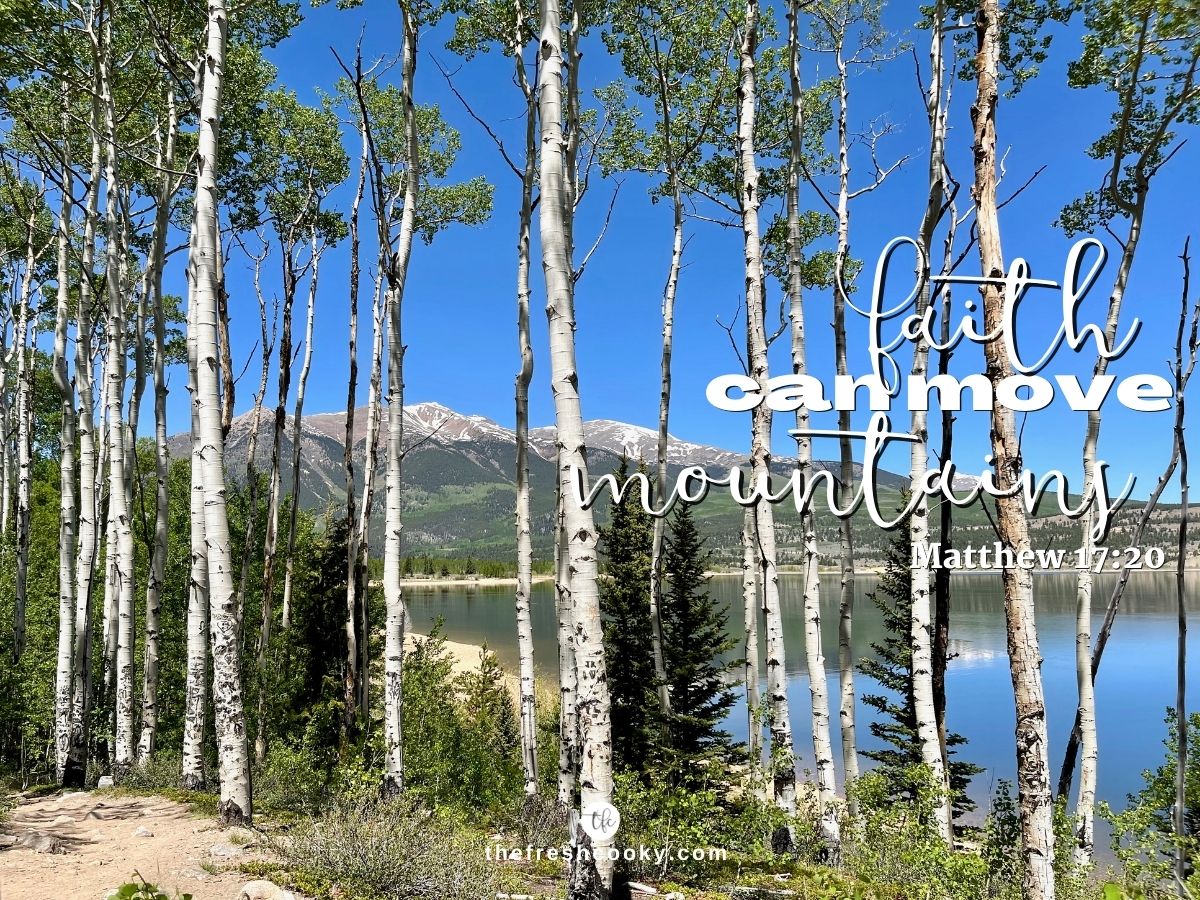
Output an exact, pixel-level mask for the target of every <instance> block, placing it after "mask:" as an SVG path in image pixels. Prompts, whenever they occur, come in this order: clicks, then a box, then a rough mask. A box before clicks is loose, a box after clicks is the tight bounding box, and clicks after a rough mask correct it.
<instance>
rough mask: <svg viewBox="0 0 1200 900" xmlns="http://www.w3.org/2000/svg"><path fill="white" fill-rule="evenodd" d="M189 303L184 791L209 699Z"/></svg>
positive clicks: (192, 305)
mask: <svg viewBox="0 0 1200 900" xmlns="http://www.w3.org/2000/svg"><path fill="white" fill-rule="evenodd" d="M191 288H192V290H191V293H192V295H193V296H192V297H190V298H189V301H190V302H189V304H188V322H187V349H188V393H189V394H190V395H191V397H192V449H191V487H190V490H189V492H188V497H189V517H190V522H191V530H190V537H191V550H190V562H191V566H190V571H189V576H188V606H187V650H186V652H187V664H186V665H187V670H186V676H185V683H184V716H183V771H182V780H183V787H184V789H185V790H190V791H198V790H202V789H203V788H204V784H205V778H204V727H205V724H206V722H205V720H206V718H207V704H208V643H209V641H208V631H209V622H208V613H209V610H208V602H209V601H208V545H207V542H206V541H205V537H204V459H203V457H202V456H201V455H200V448H201V443H200V417H199V415H198V413H197V400H198V399H199V398H198V396H197V383H196V364H197V356H196V333H197V330H198V329H197V327H196V301H195V299H194V294H195V286H194V285H192V286H191Z"/></svg>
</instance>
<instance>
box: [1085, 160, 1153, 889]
mask: <svg viewBox="0 0 1200 900" xmlns="http://www.w3.org/2000/svg"><path fill="white" fill-rule="evenodd" d="M1146 187H1147V185H1146V182H1145V181H1139V188H1141V190H1140V191H1139V193H1138V196H1137V199H1136V202H1135V204H1134V205H1133V207H1132V209H1131V210H1130V219H1129V228H1128V231H1127V233H1126V236H1125V240H1124V241H1123V242H1122V244H1121V247H1122V250H1121V261H1120V263H1119V265H1118V267H1117V274H1116V278H1115V280H1114V282H1113V288H1112V291H1111V293H1110V294H1109V298H1108V314H1107V317H1106V320H1105V323H1104V343H1105V347H1106V348H1108V349H1110V350H1111V349H1112V348H1113V346H1114V345H1115V344H1116V341H1117V327H1118V325H1119V323H1120V318H1121V305H1122V301H1123V300H1124V298H1125V289H1126V287H1127V286H1128V284H1129V274H1130V272H1131V271H1132V269H1133V260H1134V257H1135V256H1136V255H1137V248H1138V244H1139V242H1140V240H1141V236H1142V220H1143V217H1144V214H1145V208H1146V192H1145V188H1146ZM1108 363H1109V359H1108V357H1107V356H1105V355H1104V354H1097V357H1096V364H1095V366H1094V367H1093V374H1094V376H1095V377H1097V378H1101V377H1103V376H1104V375H1105V374H1106V373H1107V371H1108ZM1100 424H1101V410H1100V409H1099V407H1097V408H1096V409H1093V410H1089V411H1088V414H1087V427H1086V430H1085V432H1084V438H1083V449H1082V452H1081V458H1082V463H1083V496H1085V497H1086V496H1088V495H1089V494H1090V493H1091V491H1092V489H1093V486H1094V485H1095V482H1096V474H1097V472H1096V448H1097V445H1098V443H1099V439H1100ZM1095 522H1096V514H1095V510H1094V509H1093V508H1092V507H1091V506H1089V507H1088V508H1087V509H1086V510H1085V511H1084V514H1083V517H1082V518H1081V520H1080V539H1081V543H1080V546H1081V548H1082V550H1083V554H1084V559H1087V560H1091V559H1092V558H1093V556H1092V554H1093V550H1094V548H1095V545H1096V542H1095V540H1094V538H1093V537H1092V529H1093V528H1094V526H1095ZM1093 584H1094V573H1093V571H1092V567H1091V566H1090V565H1087V566H1081V567H1080V568H1079V569H1078V571H1077V573H1076V581H1075V600H1076V604H1075V676H1076V684H1077V685H1078V691H1079V707H1078V709H1077V710H1076V727H1075V729H1074V730H1073V732H1072V734H1071V745H1069V746H1068V749H1067V753H1068V756H1069V758H1072V759H1073V758H1074V744H1075V742H1076V741H1077V742H1078V746H1079V751H1080V753H1079V795H1078V797H1077V799H1076V805H1075V861H1076V863H1077V864H1078V865H1081V866H1082V865H1086V864H1088V863H1090V862H1091V860H1092V856H1093V854H1094V852H1095V844H1096V780H1097V777H1098V775H1097V769H1098V767H1099V760H1100V747H1099V742H1098V739H1097V735H1096V692H1095V677H1094V671H1095V669H1094V666H1095V664H1096V663H1097V662H1098V655H1097V656H1095V657H1094V655H1093V653H1092V589H1093Z"/></svg>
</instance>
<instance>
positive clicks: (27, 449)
mask: <svg viewBox="0 0 1200 900" xmlns="http://www.w3.org/2000/svg"><path fill="white" fill-rule="evenodd" d="M36 228H37V204H36V203H34V204H31V205H30V211H29V218H28V219H27V220H26V222H25V266H24V269H23V271H22V274H21V285H20V287H19V288H18V291H19V296H18V300H17V321H16V326H15V328H14V331H13V347H14V349H15V350H16V352H17V391H16V393H17V397H16V400H17V429H16V430H17V454H16V456H17V510H16V512H17V516H16V518H17V571H16V591H15V593H16V596H15V598H14V612H13V660H14V662H15V661H16V660H19V659H20V658H21V654H22V653H24V652H25V606H26V596H25V594H26V585H27V583H28V579H29V537H30V534H29V520H30V513H31V510H30V506H29V503H30V499H31V492H32V486H33V453H32V449H33V448H32V440H33V438H32V419H33V360H32V354H33V348H32V344H33V343H34V342H32V341H31V340H30V331H31V328H36V327H37V326H36V322H35V323H34V324H33V325H32V326H31V325H30V314H29V312H30V311H29V302H30V297H31V295H32V292H33V274H34V268H35V267H36V266H37V262H38V252H37V248H36V247H35V234H34V232H35V230H36Z"/></svg>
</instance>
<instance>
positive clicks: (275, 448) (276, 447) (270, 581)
mask: <svg viewBox="0 0 1200 900" xmlns="http://www.w3.org/2000/svg"><path fill="white" fill-rule="evenodd" d="M284 234H286V236H285V237H281V240H280V251H281V254H282V256H283V325H282V328H281V329H280V336H279V376H278V378H277V382H278V384H277V388H278V396H277V398H276V402H275V415H274V418H273V419H272V425H273V429H272V432H271V474H270V476H269V478H268V482H267V524H266V535H265V537H264V540H263V580H262V599H261V601H260V606H261V609H260V617H259V627H258V641H257V642H256V644H255V662H256V664H257V669H258V690H257V695H256V696H257V701H256V704H255V736H254V759H255V761H256V762H258V763H259V764H261V763H262V762H263V760H265V759H266V756H267V732H266V721H267V687H268V674H267V654H268V652H269V651H270V648H271V631H272V629H273V627H274V624H275V575H276V556H277V555H278V553H279V509H280V505H281V503H282V494H283V473H282V468H281V467H282V453H283V435H284V431H285V429H286V428H287V401H288V394H289V393H290V392H291V388H292V357H293V351H292V305H293V303H294V302H295V299H296V290H297V282H298V280H299V279H298V276H297V274H296V261H295V259H294V257H293V253H294V252H295V245H296V241H295V238H294V227H293V228H289V229H288V230H287V231H286V232H284ZM257 424H258V423H257V422H256V423H255V427H257Z"/></svg>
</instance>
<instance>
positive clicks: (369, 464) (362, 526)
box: [354, 266, 385, 723]
mask: <svg viewBox="0 0 1200 900" xmlns="http://www.w3.org/2000/svg"><path fill="white" fill-rule="evenodd" d="M380 268H381V269H382V266H381V267H380ZM380 282H381V276H380V275H376V277H375V296H374V297H373V298H372V300H371V307H372V309H373V311H374V312H373V314H372V327H373V329H374V331H373V336H372V340H371V394H370V396H369V397H368V398H367V447H366V450H367V453H366V456H367V461H366V471H364V472H363V502H362V505H361V506H360V508H359V510H358V556H357V558H356V559H357V565H356V567H355V572H354V577H355V581H356V586H355V589H356V590H357V592H358V596H359V597H360V598H361V600H360V602H359V614H360V615H361V623H362V624H361V626H360V627H359V633H360V634H362V636H363V640H362V642H361V644H360V645H359V656H358V712H359V715H360V716H362V719H363V721H364V722H368V723H369V722H370V717H369V713H370V707H369V705H368V700H369V697H368V685H369V684H370V678H369V677H368V675H369V674H370V663H371V659H370V649H371V648H370V636H369V635H368V633H367V622H368V615H367V614H368V609H367V589H366V587H367V585H366V581H367V563H368V561H369V556H370V551H371V512H372V510H373V509H374V508H375V473H376V471H377V470H378V469H379V422H380V414H379V405H380V399H381V397H382V391H383V338H384V334H385V323H384V315H385V310H384V304H383V303H382V302H381V297H380Z"/></svg>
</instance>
